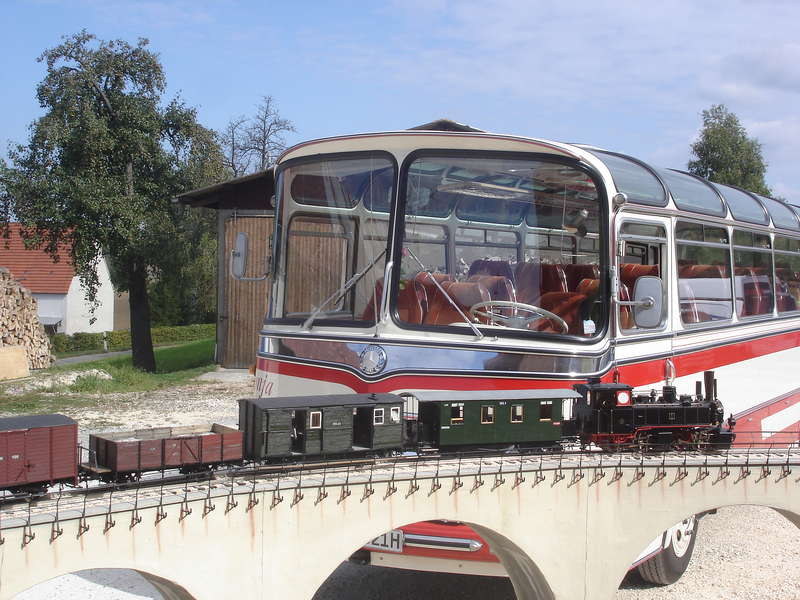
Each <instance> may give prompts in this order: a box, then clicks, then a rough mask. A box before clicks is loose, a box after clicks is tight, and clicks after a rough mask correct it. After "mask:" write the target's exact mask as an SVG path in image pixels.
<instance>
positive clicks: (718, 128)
mask: <svg viewBox="0 0 800 600" xmlns="http://www.w3.org/2000/svg"><path fill="white" fill-rule="evenodd" d="M702 115H703V129H702V131H701V132H700V137H699V138H698V140H697V141H696V142H694V143H693V144H692V146H691V148H692V157H693V159H692V160H690V161H689V164H688V169H689V172H690V173H694V174H695V175H700V176H701V177H705V178H706V179H709V180H711V181H714V182H716V183H724V184H728V185H735V186H737V187H740V188H744V189H746V190H750V191H751V192H756V193H758V194H764V195H766V196H769V195H770V193H771V192H770V189H769V187H768V186H767V184H766V182H765V181H764V175H765V174H766V171H767V163H766V162H764V158H763V157H762V156H761V144H760V143H759V142H758V141H757V140H756V139H754V138H750V137H748V136H747V131H746V130H745V128H744V127H743V126H742V124H741V123H740V122H739V118H738V117H737V116H736V115H735V114H733V113H732V112H730V111H728V109H727V108H725V106H724V105H722V104H714V105H713V106H712V107H711V108H709V109H708V110H704V111H703V113H702Z"/></svg>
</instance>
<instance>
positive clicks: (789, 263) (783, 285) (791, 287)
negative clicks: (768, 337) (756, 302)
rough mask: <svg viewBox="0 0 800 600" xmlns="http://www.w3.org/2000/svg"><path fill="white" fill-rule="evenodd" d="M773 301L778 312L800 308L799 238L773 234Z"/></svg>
mask: <svg viewBox="0 0 800 600" xmlns="http://www.w3.org/2000/svg"><path fill="white" fill-rule="evenodd" d="M775 301H776V303H777V305H778V312H779V313H785V312H792V311H795V310H797V309H798V308H800V240H796V239H794V238H788V237H779V236H775Z"/></svg>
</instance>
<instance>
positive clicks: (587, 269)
mask: <svg viewBox="0 0 800 600" xmlns="http://www.w3.org/2000/svg"><path fill="white" fill-rule="evenodd" d="M564 274H565V275H566V277H567V288H568V289H569V291H571V292H579V291H580V290H578V285H579V284H580V283H581V282H582V281H583V280H584V279H598V278H599V277H600V267H599V266H598V265H564Z"/></svg>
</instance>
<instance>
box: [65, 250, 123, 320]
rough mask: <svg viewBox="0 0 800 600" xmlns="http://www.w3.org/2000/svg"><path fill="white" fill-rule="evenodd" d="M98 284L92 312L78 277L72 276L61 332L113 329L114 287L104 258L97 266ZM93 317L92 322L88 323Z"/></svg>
mask: <svg viewBox="0 0 800 600" xmlns="http://www.w3.org/2000/svg"><path fill="white" fill-rule="evenodd" d="M97 276H98V278H99V279H100V285H99V287H98V290H97V300H98V301H99V305H98V306H97V308H96V309H95V311H94V313H92V312H91V310H90V307H91V305H90V304H89V302H88V301H87V300H86V291H85V290H84V288H83V287H82V286H81V282H80V278H78V277H77V276H76V277H73V278H72V283H71V284H70V286H69V291H68V292H67V297H66V318H65V321H64V329H63V332H64V333H66V334H67V335H71V334H73V333H77V332H85V333H99V332H103V331H111V330H112V329H114V287H113V286H112V285H111V274H110V273H109V271H108V265H106V261H105V260H101V261H100V263H99V264H98V266H97ZM92 317H94V319H95V321H94V323H90V321H91V319H92Z"/></svg>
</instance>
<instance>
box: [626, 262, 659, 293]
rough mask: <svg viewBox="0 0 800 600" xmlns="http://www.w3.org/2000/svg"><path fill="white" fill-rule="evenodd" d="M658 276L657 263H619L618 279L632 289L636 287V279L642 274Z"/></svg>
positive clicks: (642, 275)
mask: <svg viewBox="0 0 800 600" xmlns="http://www.w3.org/2000/svg"><path fill="white" fill-rule="evenodd" d="M646 275H647V276H652V277H658V276H659V269H658V265H638V264H635V263H624V264H622V265H620V271H619V280H620V281H621V282H622V283H624V284H625V285H627V286H628V289H629V290H631V291H633V288H634V287H636V280H637V279H639V277H644V276H646Z"/></svg>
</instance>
